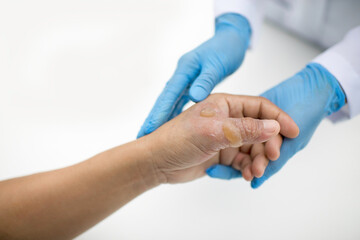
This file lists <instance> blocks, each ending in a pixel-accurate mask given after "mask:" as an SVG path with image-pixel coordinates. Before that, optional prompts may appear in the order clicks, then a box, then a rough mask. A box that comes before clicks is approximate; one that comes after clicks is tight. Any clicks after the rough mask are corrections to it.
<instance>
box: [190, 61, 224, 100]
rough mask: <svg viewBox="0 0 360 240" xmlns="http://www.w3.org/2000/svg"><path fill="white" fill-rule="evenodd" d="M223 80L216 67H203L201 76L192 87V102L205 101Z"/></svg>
mask: <svg viewBox="0 0 360 240" xmlns="http://www.w3.org/2000/svg"><path fill="white" fill-rule="evenodd" d="M221 80H222V78H221V76H220V74H219V73H218V70H216V68H215V67H207V66H203V68H202V69H201V72H200V74H199V76H198V77H197V78H196V79H195V81H194V82H193V83H192V85H191V88H190V98H191V100H192V101H194V102H200V101H202V100H204V99H205V98H207V96H209V94H210V93H211V91H212V90H213V89H214V87H215V86H216V85H217V84H218V83H219V82H220V81H221Z"/></svg>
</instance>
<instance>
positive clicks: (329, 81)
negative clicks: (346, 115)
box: [306, 63, 346, 115]
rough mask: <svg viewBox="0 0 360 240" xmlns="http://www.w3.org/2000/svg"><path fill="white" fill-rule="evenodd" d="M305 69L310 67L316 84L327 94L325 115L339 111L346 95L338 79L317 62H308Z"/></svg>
mask: <svg viewBox="0 0 360 240" xmlns="http://www.w3.org/2000/svg"><path fill="white" fill-rule="evenodd" d="M306 69H311V70H312V71H313V74H314V76H315V80H316V81H317V84H318V85H319V86H321V88H322V91H323V92H324V93H326V94H327V101H326V106H325V111H326V115H331V114H332V113H335V112H337V111H339V110H340V109H341V108H342V107H343V106H344V105H345V103H346V95H345V92H344V90H343V89H342V87H341V85H340V83H339V82H338V80H337V79H336V78H335V77H334V75H332V74H331V73H330V72H329V71H328V70H327V69H326V68H324V67H323V66H322V65H320V64H318V63H310V64H308V65H307V67H306Z"/></svg>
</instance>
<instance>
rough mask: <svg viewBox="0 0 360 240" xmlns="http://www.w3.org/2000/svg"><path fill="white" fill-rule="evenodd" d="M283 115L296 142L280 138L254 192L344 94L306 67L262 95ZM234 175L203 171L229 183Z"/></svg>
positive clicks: (223, 169) (219, 169) (320, 70)
mask: <svg viewBox="0 0 360 240" xmlns="http://www.w3.org/2000/svg"><path fill="white" fill-rule="evenodd" d="M262 96H263V97H266V98H268V99H269V100H270V101H272V102H273V103H275V104H276V105H277V106H278V107H280V108H281V109H282V110H284V111H285V112H287V113H288V114H289V115H290V116H291V117H292V118H293V119H294V121H295V122H296V124H297V125H298V126H299V128H300V134H299V136H298V137H297V138H294V139H289V138H284V141H283V144H282V146H281V149H280V157H279V159H277V161H274V162H270V163H269V165H268V166H267V168H266V170H265V173H264V175H263V176H262V177H260V178H254V179H253V180H252V182H251V187H252V188H258V187H259V186H261V185H262V184H263V183H264V182H265V181H266V180H267V179H269V178H270V177H271V176H272V175H274V174H275V173H277V172H278V171H279V170H280V169H281V168H282V167H283V166H284V165H285V163H286V162H287V161H288V160H289V159H290V158H291V157H292V156H293V155H294V154H295V153H297V152H298V151H300V150H302V149H303V148H304V147H305V146H306V145H307V144H308V142H309V141H310V139H311V137H312V135H313V133H314V132H315V130H316V128H317V127H318V126H319V124H320V122H321V121H322V120H323V119H324V118H325V117H326V116H328V115H330V114H332V113H334V112H336V111H338V110H339V109H340V108H341V107H342V106H344V104H345V99H346V96H345V93H344V92H343V90H342V88H341V86H340V84H339V83H338V81H337V80H336V78H335V77H334V76H333V75H332V74H331V73H330V72H329V71H327V70H326V69H325V68H324V67H322V66H321V65H320V64H317V63H310V64H309V65H307V66H306V68H304V69H303V70H302V71H300V72H299V73H297V74H296V75H294V76H293V77H291V78H289V79H287V80H286V81H284V82H282V83H280V84H279V85H277V86H275V87H273V88H272V89H270V90H268V91H266V92H265V93H264V94H262ZM237 172H238V171H237V170H235V169H233V168H231V167H229V166H224V165H214V166H212V167H210V168H209V169H208V170H207V174H208V175H209V176H210V177H214V178H221V179H231V178H233V176H235V177H239V173H237Z"/></svg>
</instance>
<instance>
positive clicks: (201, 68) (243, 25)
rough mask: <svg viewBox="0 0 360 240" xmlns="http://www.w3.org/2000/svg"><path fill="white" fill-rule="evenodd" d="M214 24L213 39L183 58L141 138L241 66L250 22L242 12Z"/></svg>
mask: <svg viewBox="0 0 360 240" xmlns="http://www.w3.org/2000/svg"><path fill="white" fill-rule="evenodd" d="M215 27H216V28H215V35H214V36H213V37H212V38H211V39H209V40H208V41H206V42H205V43H203V44H202V45H200V46H199V47H197V48H195V49H194V50H192V51H190V52H188V53H186V54H185V55H183V56H182V57H181V58H180V60H179V61H178V65H177V68H176V70H175V73H174V75H173V76H172V77H171V79H170V80H169V81H168V82H167V84H166V86H165V88H164V90H163V91H162V93H161V94H160V96H159V97H158V99H157V101H156V103H155V105H154V107H153V109H152V110H151V112H150V114H149V116H148V117H147V119H146V120H145V122H144V124H143V126H142V127H141V130H140V132H139V133H138V136H137V137H138V138H139V137H142V136H144V135H147V134H149V133H151V132H153V131H154V130H156V129H157V128H158V127H160V126H161V125H162V124H164V123H165V122H167V121H169V120H171V119H172V118H174V117H175V116H177V115H178V114H180V113H181V112H182V109H183V107H184V105H185V104H186V103H187V102H188V101H189V100H190V99H191V100H192V101H194V102H199V101H202V100H204V99H205V98H206V97H207V96H208V95H209V94H210V93H211V91H212V90H213V88H214V87H215V85H216V84H218V83H219V82H220V81H221V80H223V79H224V78H225V77H226V76H228V75H230V74H232V73H233V72H235V71H236V69H237V68H238V67H239V66H240V64H241V63H242V61H243V59H244V56H245V52H246V50H247V48H248V45H249V40H250V34H251V29H250V25H249V23H248V21H247V20H246V19H245V18H244V17H242V16H241V15H239V14H234V13H231V14H224V15H221V16H219V17H218V18H216V23H215Z"/></svg>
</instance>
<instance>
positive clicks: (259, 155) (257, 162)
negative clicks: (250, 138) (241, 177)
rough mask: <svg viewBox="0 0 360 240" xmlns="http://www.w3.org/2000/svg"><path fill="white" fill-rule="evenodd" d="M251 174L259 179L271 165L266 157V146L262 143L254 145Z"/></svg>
mask: <svg viewBox="0 0 360 240" xmlns="http://www.w3.org/2000/svg"><path fill="white" fill-rule="evenodd" d="M251 158H252V165H251V172H252V173H253V175H254V176H255V177H257V178H259V177H261V176H262V175H263V174H264V171H265V168H266V166H267V165H268V163H269V160H268V159H267V158H266V156H265V146H264V144H262V143H257V144H254V146H253V147H252V149H251Z"/></svg>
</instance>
